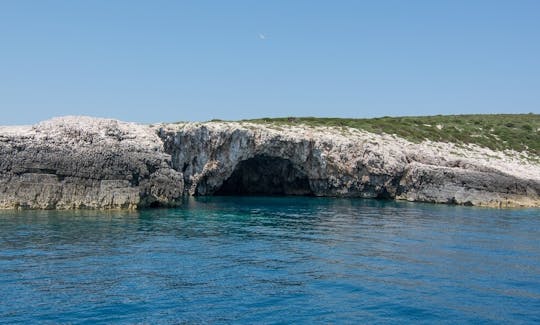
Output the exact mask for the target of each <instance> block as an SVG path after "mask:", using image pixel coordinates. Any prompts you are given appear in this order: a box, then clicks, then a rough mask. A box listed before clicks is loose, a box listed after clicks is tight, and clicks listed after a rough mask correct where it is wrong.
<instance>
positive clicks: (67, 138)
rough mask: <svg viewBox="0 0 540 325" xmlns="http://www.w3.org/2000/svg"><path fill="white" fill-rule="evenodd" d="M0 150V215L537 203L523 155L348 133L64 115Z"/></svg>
mask: <svg viewBox="0 0 540 325" xmlns="http://www.w3.org/2000/svg"><path fill="white" fill-rule="evenodd" d="M0 154H1V157H2V160H1V161H0V207H2V208H51V209H52V208H58V209H68V208H138V207H151V206H175V205H179V204H181V200H182V196H183V195H250V194H270V195H279V194H283V195H312V196H339V197H364V198H382V199H400V200H409V201H421V202H437V203H449V204H466V205H480V206H494V207H513V206H540V196H539V195H540V165H539V164H538V163H535V162H531V161H534V159H530V158H531V157H529V159H527V158H524V157H523V156H521V155H518V153H516V152H499V151H492V150H489V149H486V148H481V147H478V146H473V145H467V146H459V145H455V144H451V143H440V142H429V141H424V142H422V143H412V142H409V141H406V140H404V139H401V138H398V137H396V136H391V135H378V134H373V133H368V132H364V131H360V130H357V129H351V128H325V127H309V126H306V125H295V126H287V127H282V126H276V125H261V124H253V123H248V122H207V123H180V124H160V125H154V126H147V125H138V124H133V123H124V122H119V121H115V120H105V119H93V118H87V117H65V118H58V119H53V120H50V121H45V122H42V123H40V124H37V125H35V126H29V127H1V128H0ZM532 158H537V157H532Z"/></svg>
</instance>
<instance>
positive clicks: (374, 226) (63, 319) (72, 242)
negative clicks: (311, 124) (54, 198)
mask: <svg viewBox="0 0 540 325" xmlns="http://www.w3.org/2000/svg"><path fill="white" fill-rule="evenodd" d="M0 323H2V324H36V323H38V324H386V323H389V324H408V323H420V324H422V323H425V324H432V323H448V324H456V323H459V324H466V323H470V324H477V323H481V324H509V323H514V324H527V323H531V324H533V323H540V209H490V208H478V207H463V206H449V205H436V204H425V203H410V202H393V201H380V200H365V199H336V198H315V197H259V196H252V197H248V196H224V197H217V196H216V197H195V198H193V197H192V198H189V199H186V202H185V204H184V206H183V207H181V208H175V209H148V210H139V211H82V210H81V211H1V212H0Z"/></svg>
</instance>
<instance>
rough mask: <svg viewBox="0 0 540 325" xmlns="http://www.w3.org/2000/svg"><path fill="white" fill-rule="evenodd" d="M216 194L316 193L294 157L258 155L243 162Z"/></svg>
mask: <svg viewBox="0 0 540 325" xmlns="http://www.w3.org/2000/svg"><path fill="white" fill-rule="evenodd" d="M214 195H306V196H310V195H313V191H312V190H311V187H310V185H309V179H308V177H307V175H306V174H305V173H304V172H303V171H301V170H300V168H299V167H298V166H295V165H294V164H293V163H292V162H291V161H290V160H288V159H283V158H277V157H269V156H255V157H253V158H250V159H247V160H244V161H241V162H240V163H239V164H238V165H237V166H236V168H235V170H234V171H233V173H232V174H231V176H230V177H229V178H228V179H226V180H225V181H224V182H223V184H222V185H221V187H220V188H219V189H217V190H216V191H215V192H214Z"/></svg>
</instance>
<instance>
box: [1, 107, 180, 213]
mask: <svg viewBox="0 0 540 325" xmlns="http://www.w3.org/2000/svg"><path fill="white" fill-rule="evenodd" d="M7 131H8V132H6V128H4V132H3V134H2V132H0V134H2V136H1V137H0V155H1V157H2V160H1V162H0V207H1V208H31V209H76V208H91V209H118V208H122V209H123V208H127V209H133V208H137V207H147V206H158V205H160V206H161V205H163V206H176V205H179V204H180V203H181V200H182V192H183V177H182V174H181V173H178V172H176V171H175V170H174V169H172V168H171V161H170V156H169V155H167V154H166V153H165V152H164V151H163V146H162V143H161V140H160V139H159V137H157V135H156V134H155V132H153V131H151V130H149V129H148V128H147V127H141V126H139V125H135V124H129V123H123V122H119V121H115V120H106V119H93V118H86V117H64V118H57V119H53V120H50V121H45V122H42V123H40V124H38V125H35V126H33V127H27V128H18V129H17V130H11V132H9V131H10V130H7Z"/></svg>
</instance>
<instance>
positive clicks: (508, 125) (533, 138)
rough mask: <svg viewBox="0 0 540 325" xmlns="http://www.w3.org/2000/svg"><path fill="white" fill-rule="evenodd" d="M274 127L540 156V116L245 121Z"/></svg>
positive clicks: (438, 116) (305, 118) (502, 115)
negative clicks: (355, 132) (344, 130)
mask: <svg viewBox="0 0 540 325" xmlns="http://www.w3.org/2000/svg"><path fill="white" fill-rule="evenodd" d="M245 121H246V122H252V123H261V124H271V125H279V126H286V125H298V124H303V125H307V126H327V127H351V128H355V129H361V130H365V131H369V132H374V133H387V134H395V135H397V136H400V137H403V138H405V139H408V140H410V141H413V142H420V141H423V140H425V139H428V140H432V141H442V142H454V143H458V144H467V143H472V144H477V145H480V146H483V147H488V148H491V149H495V150H505V149H513V150H517V151H527V152H529V153H531V154H534V155H537V156H538V155H540V115H539V114H532V113H529V114H497V115H437V116H422V117H381V118H372V119H347V118H316V117H284V118H261V119H255V120H245Z"/></svg>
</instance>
